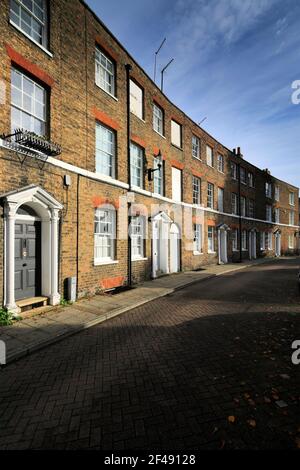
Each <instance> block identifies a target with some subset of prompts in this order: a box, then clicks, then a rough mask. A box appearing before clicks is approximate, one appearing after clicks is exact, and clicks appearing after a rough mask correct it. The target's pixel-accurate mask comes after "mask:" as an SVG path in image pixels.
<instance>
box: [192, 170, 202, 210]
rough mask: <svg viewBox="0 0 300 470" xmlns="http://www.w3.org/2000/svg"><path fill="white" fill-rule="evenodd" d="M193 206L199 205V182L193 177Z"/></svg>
mask: <svg viewBox="0 0 300 470" xmlns="http://www.w3.org/2000/svg"><path fill="white" fill-rule="evenodd" d="M193 204H197V205H199V204H201V181H200V179H199V178H196V177H195V176H193Z"/></svg>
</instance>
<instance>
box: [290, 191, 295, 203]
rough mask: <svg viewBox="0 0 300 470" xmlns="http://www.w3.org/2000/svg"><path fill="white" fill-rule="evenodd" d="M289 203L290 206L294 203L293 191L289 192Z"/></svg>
mask: <svg viewBox="0 0 300 470" xmlns="http://www.w3.org/2000/svg"><path fill="white" fill-rule="evenodd" d="M289 204H290V206H294V205H295V193H293V192H290V193H289Z"/></svg>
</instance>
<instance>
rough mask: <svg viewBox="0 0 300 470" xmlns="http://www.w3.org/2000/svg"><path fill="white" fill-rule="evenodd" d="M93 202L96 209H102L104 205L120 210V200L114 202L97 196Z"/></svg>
mask: <svg viewBox="0 0 300 470" xmlns="http://www.w3.org/2000/svg"><path fill="white" fill-rule="evenodd" d="M92 202H93V206H94V207H95V209H96V208H97V207H101V206H104V205H110V206H113V207H114V208H115V209H119V207H120V204H119V201H118V200H115V201H112V200H110V199H107V198H105V197H99V196H95V197H93V199H92Z"/></svg>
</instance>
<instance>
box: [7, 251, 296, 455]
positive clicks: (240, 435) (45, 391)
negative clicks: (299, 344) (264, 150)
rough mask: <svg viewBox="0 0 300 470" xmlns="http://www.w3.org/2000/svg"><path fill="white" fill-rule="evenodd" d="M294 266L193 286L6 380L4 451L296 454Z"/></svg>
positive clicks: (12, 370) (34, 360) (51, 351)
mask: <svg viewBox="0 0 300 470" xmlns="http://www.w3.org/2000/svg"><path fill="white" fill-rule="evenodd" d="M297 265H298V262H297V261H295V260H283V261H279V262H277V263H274V264H268V265H262V266H259V267H255V268H250V269H247V270H242V271H239V272H237V273H235V274H229V275H226V276H223V277H220V278H216V279H212V280H208V281H205V282H201V283H198V284H196V285H194V286H191V287H189V288H187V289H185V290H182V291H180V292H177V293H176V294H173V295H172V296H169V297H166V298H163V299H160V300H157V301H154V302H152V303H150V304H148V305H146V306H143V307H140V308H137V309H135V310H133V311H131V312H128V313H126V314H124V315H122V316H120V317H118V318H115V319H113V320H110V321H108V322H106V323H105V324H102V325H99V326H96V327H93V328H91V329H89V330H87V331H85V332H83V333H80V334H78V335H75V336H73V337H71V338H69V339H67V340H65V341H63V342H60V343H57V344H56V345H53V346H51V347H49V348H47V349H44V350H43V351H40V352H38V353H35V354H33V355H31V356H29V357H28V358H25V359H22V360H20V361H19V362H17V363H15V364H11V365H10V366H8V367H7V368H5V369H2V370H1V371H0V448H1V449H27V448H34V449H40V448H43V449H45V448H47V449H81V448H95V449H114V450H117V449H136V450H137V449H151V450H171V449H172V450H175V449H176V450H179V449H190V450H198V449H218V448H225V449H232V448H240V449H244V448H251V449H257V448H272V449H274V448H297V445H298V446H299V447H300V434H299V432H300V365H299V366H293V365H292V363H291V352H292V350H291V343H292V341H293V340H295V339H300V304H299V300H300V296H299V293H298V290H297V286H296V284H295V279H296V276H295V274H296V270H297ZM278 400H283V401H284V402H285V403H286V404H287V406H286V407H284V408H280V407H279V406H278V405H277V404H276V401H278ZM229 416H233V417H234V418H235V421H234V423H230V422H229V421H228V417H229ZM297 432H298V434H297ZM297 443H298V444H297Z"/></svg>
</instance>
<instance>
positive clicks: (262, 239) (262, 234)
mask: <svg viewBox="0 0 300 470" xmlns="http://www.w3.org/2000/svg"><path fill="white" fill-rule="evenodd" d="M260 249H261V251H264V250H265V249H266V240H265V232H260Z"/></svg>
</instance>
